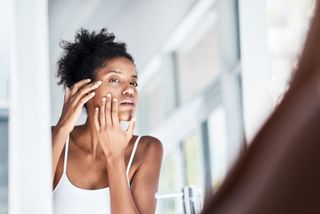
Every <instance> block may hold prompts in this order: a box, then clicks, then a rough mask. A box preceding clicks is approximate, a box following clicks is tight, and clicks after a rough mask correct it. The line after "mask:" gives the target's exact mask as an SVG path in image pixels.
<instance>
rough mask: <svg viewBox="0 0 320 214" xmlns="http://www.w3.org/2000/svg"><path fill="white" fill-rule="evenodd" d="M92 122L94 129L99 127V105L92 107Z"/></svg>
mask: <svg viewBox="0 0 320 214" xmlns="http://www.w3.org/2000/svg"><path fill="white" fill-rule="evenodd" d="M93 122H94V127H95V128H96V130H99V129H100V124H99V107H96V108H95V109H94V116H93Z"/></svg>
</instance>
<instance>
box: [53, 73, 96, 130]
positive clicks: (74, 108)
mask: <svg viewBox="0 0 320 214" xmlns="http://www.w3.org/2000/svg"><path fill="white" fill-rule="evenodd" d="M90 81H91V80H90V79H85V80H81V81H79V82H77V83H75V84H74V85H73V86H72V87H71V89H69V88H68V87H66V89H65V95H64V104H63V109H62V114H61V116H60V119H59V121H58V124H57V126H60V127H62V128H63V129H64V130H66V131H67V132H68V133H70V132H71V131H72V130H73V128H74V126H75V123H76V122H77V120H78V118H79V115H80V113H81V109H82V107H83V106H84V104H85V103H86V102H88V101H89V100H90V99H91V98H92V97H93V96H94V95H95V92H93V90H95V89H96V88H98V87H99V86H100V85H101V81H97V82H93V83H90ZM89 83H90V84H89Z"/></svg>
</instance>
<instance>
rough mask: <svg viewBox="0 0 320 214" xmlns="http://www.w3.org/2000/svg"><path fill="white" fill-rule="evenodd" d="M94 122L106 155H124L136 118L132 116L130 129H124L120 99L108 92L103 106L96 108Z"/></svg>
mask: <svg viewBox="0 0 320 214" xmlns="http://www.w3.org/2000/svg"><path fill="white" fill-rule="evenodd" d="M99 121H100V122H99ZM94 124H95V128H96V131H97V135H98V140H99V142H100V144H101V147H102V149H103V151H104V154H105V155H106V157H107V158H121V157H124V154H125V150H126V147H127V145H128V143H129V141H130V139H131V137H132V134H133V129H134V126H135V118H134V117H132V118H131V120H130V122H129V127H128V129H127V130H126V131H125V130H123V129H122V128H121V126H120V120H119V116H118V100H117V99H115V98H114V99H112V97H111V94H110V93H109V94H107V98H106V97H104V98H103V100H102V106H101V107H100V108H99V107H96V108H95V112H94Z"/></svg>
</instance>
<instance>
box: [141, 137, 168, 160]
mask: <svg viewBox="0 0 320 214" xmlns="http://www.w3.org/2000/svg"><path fill="white" fill-rule="evenodd" d="M139 144H140V145H141V147H140V148H141V150H142V153H143V154H144V156H145V157H147V156H160V157H162V154H163V146H162V143H161V141H160V140H159V139H158V138H156V137H153V136H150V135H145V136H141V139H140V142H139Z"/></svg>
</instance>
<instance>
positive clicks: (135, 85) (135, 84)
mask: <svg viewBox="0 0 320 214" xmlns="http://www.w3.org/2000/svg"><path fill="white" fill-rule="evenodd" d="M114 81H118V82H114ZM109 82H111V83H120V81H119V80H118V79H110V80H109ZM130 84H131V85H133V86H134V87H138V83H136V82H131V83H130Z"/></svg>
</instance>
